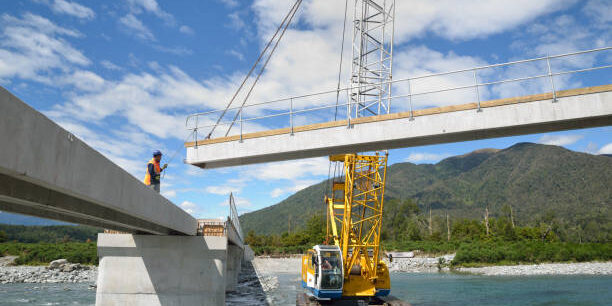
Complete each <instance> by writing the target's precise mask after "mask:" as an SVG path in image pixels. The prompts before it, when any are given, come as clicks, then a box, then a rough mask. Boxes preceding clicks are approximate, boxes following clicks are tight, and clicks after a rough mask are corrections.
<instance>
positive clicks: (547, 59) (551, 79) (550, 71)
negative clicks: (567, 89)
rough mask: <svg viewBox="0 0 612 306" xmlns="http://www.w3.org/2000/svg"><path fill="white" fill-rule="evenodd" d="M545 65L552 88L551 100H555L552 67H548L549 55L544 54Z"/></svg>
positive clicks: (555, 91) (555, 93)
mask: <svg viewBox="0 0 612 306" xmlns="http://www.w3.org/2000/svg"><path fill="white" fill-rule="evenodd" d="M546 66H547V67H548V78H549V79H550V87H551V89H552V96H553V99H552V102H553V103H555V102H557V90H556V89H555V80H554V78H553V74H552V69H551V68H550V56H549V55H548V54H547V55H546Z"/></svg>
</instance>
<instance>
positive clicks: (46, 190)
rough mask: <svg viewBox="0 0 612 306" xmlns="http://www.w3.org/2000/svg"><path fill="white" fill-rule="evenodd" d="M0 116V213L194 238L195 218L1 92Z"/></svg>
mask: <svg viewBox="0 0 612 306" xmlns="http://www.w3.org/2000/svg"><path fill="white" fill-rule="evenodd" d="M0 110H1V111H0V143H1V144H2V149H1V150H0V210H4V211H9V212H16V213H21V214H27V215H33V216H37V217H43V218H48V219H56V220H62V221H68V222H73V223H80V224H87V225H93V226H98V227H103V228H109V229H116V230H120V231H124V232H130V233H147V234H157V235H168V234H180V235H195V234H196V229H197V222H196V219H195V218H193V217H192V216H191V215H189V214H188V213H186V212H185V211H183V210H182V209H181V208H179V207H178V206H176V205H174V204H173V203H171V202H170V201H168V200H167V199H166V198H164V197H163V196H161V195H159V194H158V193H156V192H154V191H153V190H151V189H150V188H148V187H147V186H145V185H144V184H143V183H142V182H141V181H140V180H138V179H136V178H135V177H133V176H132V175H130V174H129V173H127V172H126V171H125V170H123V169H122V168H121V167H119V166H117V165H115V164H114V163H113V162H111V161H110V160H108V159H107V158H106V157H104V156H103V155H102V154H100V153H99V152H97V151H95V150H94V149H92V148H91V147H89V146H88V145H87V144H85V143H84V142H83V141H81V140H80V139H78V138H77V137H75V136H74V135H73V134H71V133H70V132H68V131H66V130H64V129H63V128H61V127H60V126H59V125H57V124H56V123H54V122H53V121H51V120H50V119H49V118H47V117H45V116H44V115H43V114H41V113H39V112H37V111H36V110H34V109H33V108H31V107H30V106H28V105H27V104H25V103H24V102H22V101H21V100H19V99H18V98H17V97H15V96H14V95H12V94H11V93H9V92H8V91H7V90H6V89H4V88H1V87H0ZM143 167H144V166H143Z"/></svg>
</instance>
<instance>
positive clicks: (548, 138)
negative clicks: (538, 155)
mask: <svg viewBox="0 0 612 306" xmlns="http://www.w3.org/2000/svg"><path fill="white" fill-rule="evenodd" d="M583 137H584V136H583V135H543V136H542V137H540V139H539V140H538V143H541V144H545V145H553V146H568V145H571V144H574V143H576V142H577V141H578V140H580V139H582V138H583Z"/></svg>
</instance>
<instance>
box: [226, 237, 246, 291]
mask: <svg viewBox="0 0 612 306" xmlns="http://www.w3.org/2000/svg"><path fill="white" fill-rule="evenodd" d="M243 253H244V252H243V251H242V249H241V248H240V247H237V246H235V245H231V244H230V245H228V246H227V259H226V264H225V271H226V274H225V281H226V282H225V291H227V292H232V291H236V285H237V284H238V274H240V270H241V268H242V259H243V257H244V255H243Z"/></svg>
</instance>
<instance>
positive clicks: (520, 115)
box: [186, 91, 612, 168]
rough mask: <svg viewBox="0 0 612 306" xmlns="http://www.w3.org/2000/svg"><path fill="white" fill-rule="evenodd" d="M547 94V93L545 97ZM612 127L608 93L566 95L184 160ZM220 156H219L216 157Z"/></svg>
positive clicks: (195, 152) (233, 144) (209, 162)
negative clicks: (552, 98)
mask: <svg viewBox="0 0 612 306" xmlns="http://www.w3.org/2000/svg"><path fill="white" fill-rule="evenodd" d="M549 96H550V94H549ZM607 125H612V92H610V91H605V92H596V93H588V94H579V95H573V96H564V97H560V98H558V100H557V102H556V103H552V101H551V100H550V99H545V100H539V101H530V102H520V103H515V104H506V105H499V106H492V107H487V108H483V109H482V111H481V112H477V111H476V110H475V109H469V110H459V111H449V112H444V113H433V114H429V115H426V116H419V117H415V118H414V120H411V119H410V118H408V117H400V118H397V119H389V120H381V121H366V122H364V123H359V124H355V125H353V126H352V127H351V128H347V127H346V126H331V127H327V128H321V129H312V130H307V131H303V132H296V133H295V134H294V135H290V134H280V135H271V136H262V137H257V138H247V139H244V140H243V141H242V142H240V141H238V140H234V141H222V142H215V141H214V140H211V141H210V142H211V143H210V144H205V145H198V146H188V148H187V159H186V162H187V163H189V164H192V165H195V166H198V167H201V168H219V167H230V166H238V165H247V164H254V163H265V162H273V161H283V160H291V159H300V158H309V157H317V156H326V155H331V154H342V153H351V152H364V151H373V150H383V149H394V148H403V147H414V146H422V145H431V144H440V143H450V142H460V141H469V140H477V139H485V138H495V137H505V136H514V135H523V134H533V133H543V132H550V131H561V130H569V129H581V128H589V127H598V126H607ZM219 152H223V154H219Z"/></svg>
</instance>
